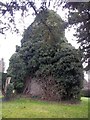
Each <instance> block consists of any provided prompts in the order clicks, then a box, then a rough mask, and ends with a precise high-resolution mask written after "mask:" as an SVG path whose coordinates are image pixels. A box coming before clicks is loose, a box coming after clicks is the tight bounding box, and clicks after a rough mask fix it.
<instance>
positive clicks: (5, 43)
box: [0, 8, 87, 79]
mask: <svg viewBox="0 0 90 120" xmlns="http://www.w3.org/2000/svg"><path fill="white" fill-rule="evenodd" d="M57 13H58V14H59V15H60V16H61V17H62V18H63V19H65V13H67V11H62V12H61V8H60V9H59V10H58V12H57ZM31 14H32V13H31ZM18 19H19V15H18V13H17V24H18V27H19V28H20V30H21V31H23V30H22V29H23V24H25V26H26V27H28V26H29V25H30V24H31V23H32V22H33V20H34V16H28V17H27V18H25V20H24V22H23V21H21V19H20V21H19V20H18ZM18 21H19V22H18ZM74 33H75V30H74V29H73V28H72V29H71V30H70V31H67V30H66V31H65V36H66V38H67V40H68V42H69V43H71V44H72V45H73V46H74V47H75V48H78V46H79V45H78V44H77V42H76V38H75V37H74V36H73V34H74ZM21 39H22V35H17V34H12V33H10V31H8V32H7V33H6V38H5V36H3V35H0V59H1V58H4V61H5V70H7V68H8V66H9V59H10V57H11V55H12V54H13V53H14V52H15V46H16V45H20V41H21ZM85 78H86V79H87V75H85Z"/></svg>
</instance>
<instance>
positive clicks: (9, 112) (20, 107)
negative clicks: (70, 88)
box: [2, 97, 90, 118]
mask: <svg viewBox="0 0 90 120" xmlns="http://www.w3.org/2000/svg"><path fill="white" fill-rule="evenodd" d="M89 101H90V99H89ZM2 116H3V118H88V99H87V98H84V97H83V98H82V101H81V103H80V104H64V103H56V102H45V101H36V100H30V99H25V98H19V99H16V100H13V101H9V102H3V104H2Z"/></svg>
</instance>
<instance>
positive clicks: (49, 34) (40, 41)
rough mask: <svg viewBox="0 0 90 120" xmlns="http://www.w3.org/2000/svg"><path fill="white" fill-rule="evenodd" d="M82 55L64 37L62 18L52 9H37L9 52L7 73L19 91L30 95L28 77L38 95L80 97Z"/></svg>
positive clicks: (67, 98)
mask: <svg viewBox="0 0 90 120" xmlns="http://www.w3.org/2000/svg"><path fill="white" fill-rule="evenodd" d="M81 58H82V55H81V53H80V51H79V50H78V49H75V48H74V47H73V46H72V45H71V44H70V43H68V41H67V40H66V38H65V24H64V21H63V20H62V19H61V18H60V16H59V15H58V14H56V13H55V12H54V11H52V10H45V11H41V12H40V13H39V14H38V15H37V16H36V18H35V20H34V22H33V23H32V24H31V25H30V26H29V27H28V28H27V29H26V30H25V32H24V34H23V39H22V40H21V46H16V52H15V53H14V54H13V55H12V56H11V58H10V63H9V68H8V74H9V75H10V76H11V77H12V80H11V81H12V82H13V84H14V88H15V89H16V90H17V92H19V93H24V94H28V95H30V96H32V95H31V93H30V92H31V81H32V80H36V82H37V83H38V84H39V85H40V86H41V88H42V90H43V93H42V94H41V96H40V97H41V98H42V99H47V100H71V99H74V100H75V99H77V100H80V92H81V88H82V82H83V67H82V64H81Z"/></svg>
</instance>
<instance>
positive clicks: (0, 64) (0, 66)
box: [0, 58, 5, 72]
mask: <svg viewBox="0 0 90 120" xmlns="http://www.w3.org/2000/svg"><path fill="white" fill-rule="evenodd" d="M4 70H5V63H4V59H3V58H2V59H1V60H0V72H4Z"/></svg>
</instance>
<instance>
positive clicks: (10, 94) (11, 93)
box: [5, 83, 14, 100]
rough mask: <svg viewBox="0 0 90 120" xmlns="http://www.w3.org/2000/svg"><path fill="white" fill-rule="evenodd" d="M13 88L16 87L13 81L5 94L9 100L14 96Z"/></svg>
mask: <svg viewBox="0 0 90 120" xmlns="http://www.w3.org/2000/svg"><path fill="white" fill-rule="evenodd" d="M13 89H14V86H13V83H10V84H8V86H7V90H6V94H5V98H6V99H7V100H9V99H10V98H11V97H12V95H13Z"/></svg>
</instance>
